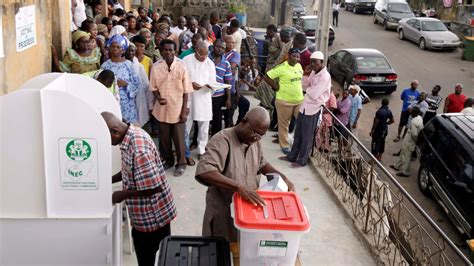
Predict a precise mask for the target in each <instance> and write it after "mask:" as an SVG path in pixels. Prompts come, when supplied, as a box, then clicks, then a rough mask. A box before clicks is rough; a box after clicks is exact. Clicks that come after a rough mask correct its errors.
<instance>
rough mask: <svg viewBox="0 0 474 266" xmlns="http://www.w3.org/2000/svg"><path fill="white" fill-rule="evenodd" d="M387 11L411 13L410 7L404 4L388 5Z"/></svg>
mask: <svg viewBox="0 0 474 266" xmlns="http://www.w3.org/2000/svg"><path fill="white" fill-rule="evenodd" d="M387 10H388V11H390V12H394V13H411V9H410V7H409V6H408V5H407V4H404V3H397V4H388V9H387Z"/></svg>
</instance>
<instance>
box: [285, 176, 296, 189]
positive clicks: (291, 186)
mask: <svg viewBox="0 0 474 266" xmlns="http://www.w3.org/2000/svg"><path fill="white" fill-rule="evenodd" d="M285 183H286V185H287V186H288V191H290V192H295V191H296V188H295V185H294V184H293V182H291V181H290V180H289V179H288V178H287V179H286V180H285Z"/></svg>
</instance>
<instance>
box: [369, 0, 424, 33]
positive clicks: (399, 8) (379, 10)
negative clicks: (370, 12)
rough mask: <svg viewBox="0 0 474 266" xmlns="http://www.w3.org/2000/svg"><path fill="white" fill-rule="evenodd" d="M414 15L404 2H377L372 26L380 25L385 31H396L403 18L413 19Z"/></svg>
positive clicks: (387, 0)
mask: <svg viewBox="0 0 474 266" xmlns="http://www.w3.org/2000/svg"><path fill="white" fill-rule="evenodd" d="M414 17H415V14H413V11H412V10H411V8H410V6H409V5H408V4H407V3H406V2H405V1H404V0H378V1H377V3H376V4H375V11H374V18H373V21H374V24H377V23H379V22H380V23H381V24H382V25H383V28H384V29H385V30H388V29H396V28H397V27H398V22H399V21H400V20H401V19H404V18H414Z"/></svg>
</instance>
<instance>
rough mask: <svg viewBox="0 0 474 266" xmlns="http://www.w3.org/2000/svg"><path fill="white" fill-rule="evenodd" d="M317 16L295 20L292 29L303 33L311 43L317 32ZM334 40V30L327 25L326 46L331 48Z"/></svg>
mask: <svg viewBox="0 0 474 266" xmlns="http://www.w3.org/2000/svg"><path fill="white" fill-rule="evenodd" d="M318 26H319V25H318V16H302V17H300V18H298V19H297V20H296V22H295V23H294V27H295V28H296V29H298V31H300V32H303V33H304V34H305V35H306V37H307V38H308V39H309V40H311V41H312V42H314V41H315V37H316V32H318ZM335 38H336V34H335V32H334V28H333V27H332V26H331V25H329V38H328V45H329V46H331V45H332V43H333V42H334V39H335Z"/></svg>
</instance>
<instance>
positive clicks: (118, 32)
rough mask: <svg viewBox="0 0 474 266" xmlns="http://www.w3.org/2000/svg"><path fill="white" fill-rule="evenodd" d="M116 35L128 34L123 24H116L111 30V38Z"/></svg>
mask: <svg viewBox="0 0 474 266" xmlns="http://www.w3.org/2000/svg"><path fill="white" fill-rule="evenodd" d="M115 35H123V36H126V35H127V30H126V29H125V28H124V27H123V26H122V25H116V26H114V27H113V28H112V30H111V31H110V33H109V38H112V37H113V36H115Z"/></svg>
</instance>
